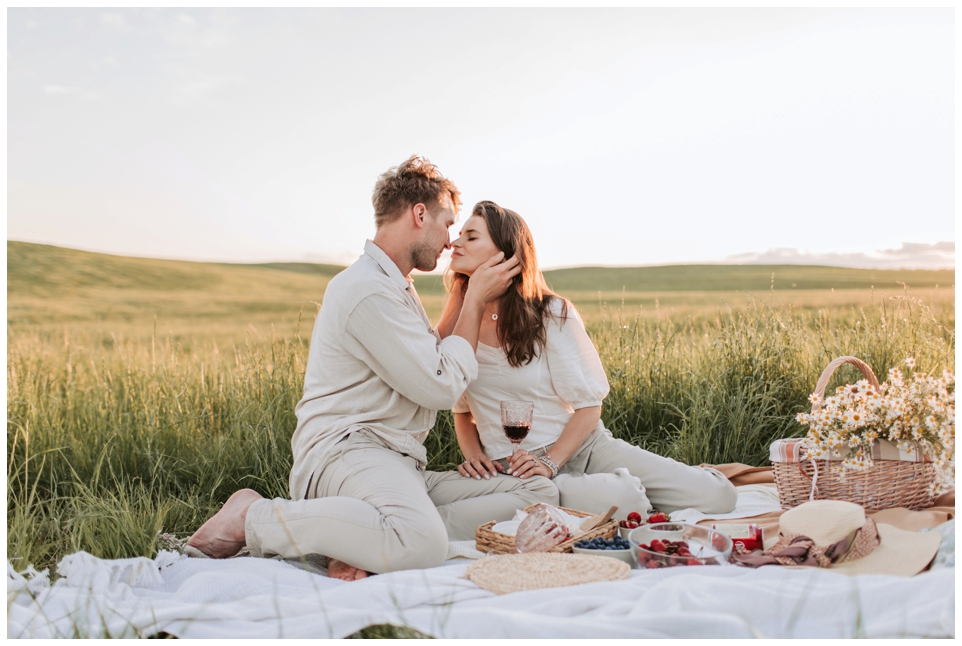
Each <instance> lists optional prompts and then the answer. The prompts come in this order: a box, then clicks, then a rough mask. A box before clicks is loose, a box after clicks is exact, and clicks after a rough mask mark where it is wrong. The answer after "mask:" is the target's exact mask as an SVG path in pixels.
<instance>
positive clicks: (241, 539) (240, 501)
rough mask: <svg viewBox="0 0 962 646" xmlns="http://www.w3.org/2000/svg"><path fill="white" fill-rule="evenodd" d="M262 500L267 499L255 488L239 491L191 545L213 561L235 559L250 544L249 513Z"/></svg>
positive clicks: (196, 535) (190, 541) (202, 529)
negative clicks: (248, 542) (255, 503)
mask: <svg viewBox="0 0 962 646" xmlns="http://www.w3.org/2000/svg"><path fill="white" fill-rule="evenodd" d="M261 498H263V496H261V495H260V494H259V493H257V492H256V491H254V490H253V489H241V490H240V491H235V492H234V494H233V495H231V497H230V498H228V499H227V502H225V503H224V506H223V507H221V510H220V511H219V512H217V513H216V514H214V515H213V516H212V517H211V518H210V520H208V521H207V522H206V523H204V524H203V525H201V526H200V529H198V530H197V531H196V532H195V533H194V535H193V536H191V537H190V538H189V539H187V544H188V545H190V546H191V547H194V548H197V549H199V550H200V551H201V552H203V553H204V554H206V555H207V556H209V557H211V558H213V559H226V558H227V557H228V556H234V555H235V554H237V553H238V552H240V551H241V548H242V547H244V546H245V545H247V536H246V534H245V532H244V521H245V520H246V519H247V510H248V509H249V508H250V506H251V504H253V503H254V502H255V501H257V500H260V499H261Z"/></svg>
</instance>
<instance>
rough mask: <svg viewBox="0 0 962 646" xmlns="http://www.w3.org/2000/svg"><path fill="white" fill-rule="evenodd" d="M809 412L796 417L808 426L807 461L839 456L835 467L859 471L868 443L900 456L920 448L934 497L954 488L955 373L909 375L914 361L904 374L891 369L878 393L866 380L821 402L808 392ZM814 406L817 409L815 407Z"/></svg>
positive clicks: (867, 463)
mask: <svg viewBox="0 0 962 646" xmlns="http://www.w3.org/2000/svg"><path fill="white" fill-rule="evenodd" d="M808 399H809V401H810V402H812V404H813V412H811V413H799V414H798V417H797V419H798V421H799V422H800V423H801V424H805V425H807V426H808V435H807V436H806V438H805V442H804V444H803V446H804V448H805V451H806V453H807V457H811V458H815V459H826V458H829V457H835V458H837V457H838V456H842V455H844V456H845V457H844V459H842V460H841V461H840V462H839V469H840V470H841V474H842V475H844V474H845V473H846V472H847V471H864V470H866V469H868V468H870V467H871V466H872V465H873V464H874V460H873V459H872V444H873V443H874V442H875V441H876V440H880V439H882V440H888V441H890V442H892V443H893V444H896V445H897V446H898V447H899V449H901V450H902V451H905V452H906V453H911V452H912V451H915V450H921V451H922V452H923V454H925V455H928V456H929V457H930V459H931V460H932V464H933V466H934V467H935V473H936V479H935V484H934V487H935V489H934V492H933V493H935V494H939V493H942V492H944V491H946V490H948V489H951V488H952V487H953V486H954V484H955V375H953V374H952V372H950V371H949V370H945V371H943V372H942V375H941V376H940V377H932V376H929V375H926V374H924V373H919V372H915V359H913V358H912V357H909V358H908V359H906V360H905V367H904V370H903V369H901V368H897V367H896V368H892V369H891V370H889V373H888V381H886V382H885V383H883V384H881V385H880V387H879V389H878V390H876V389H874V388H872V386H871V384H869V382H868V380H866V379H862V380H861V381H859V382H857V383H854V384H849V385H847V386H839V387H838V388H837V389H836V390H835V394H834V395H831V396H829V397H825V399H824V401H821V398H820V397H819V395H818V393H812V394H811V395H810V396H809V398H808ZM819 405H820V406H821V408H819Z"/></svg>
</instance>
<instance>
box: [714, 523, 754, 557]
mask: <svg viewBox="0 0 962 646" xmlns="http://www.w3.org/2000/svg"><path fill="white" fill-rule="evenodd" d="M711 528H712V529H714V530H715V531H716V532H719V533H721V534H724V535H725V536H727V537H728V538H730V539H732V543H733V545H734V547H735V548H737V547H738V544H739V543H741V545H742V546H743V547H744V548H745V549H746V550H748V551H749V552H751V551H752V550H763V549H765V547H764V545H763V544H762V543H763V542H764V532H763V531H762V528H761V527H759V526H758V525H755V524H751V525H723V524H717V523H713V524H712V526H711Z"/></svg>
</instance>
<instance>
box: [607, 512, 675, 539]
mask: <svg viewBox="0 0 962 646" xmlns="http://www.w3.org/2000/svg"><path fill="white" fill-rule="evenodd" d="M667 522H668V514H663V513H661V512H660V511H656V512H655V513H653V514H651V515H650V516H648V519H647V520H642V519H641V514H639V513H638V512H637V511H633V512H631V513H630V514H628V518H626V519H625V520H621V521H618V535H619V536H621V537H622V538H628V534H630V533H631V530H633V529H638V528H639V527H641V526H642V525H644V524H645V523H667Z"/></svg>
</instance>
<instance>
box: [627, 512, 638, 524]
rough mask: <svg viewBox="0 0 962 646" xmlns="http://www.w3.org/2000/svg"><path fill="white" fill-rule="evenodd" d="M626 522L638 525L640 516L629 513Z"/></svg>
mask: <svg viewBox="0 0 962 646" xmlns="http://www.w3.org/2000/svg"><path fill="white" fill-rule="evenodd" d="M628 520H629V521H634V522H636V523H640V522H641V514H639V513H638V512H637V511H633V512H631V513H630V514H628Z"/></svg>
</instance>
